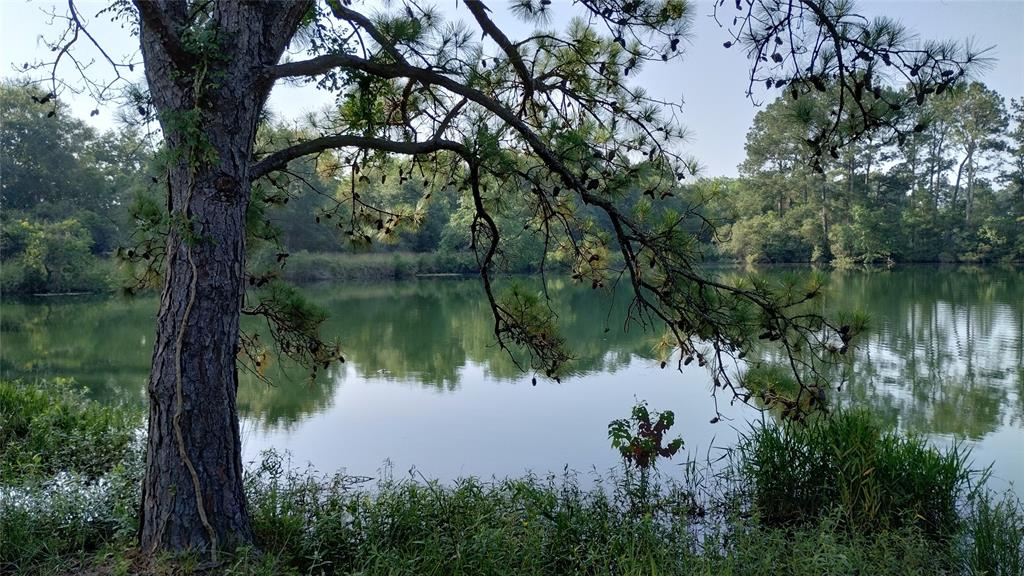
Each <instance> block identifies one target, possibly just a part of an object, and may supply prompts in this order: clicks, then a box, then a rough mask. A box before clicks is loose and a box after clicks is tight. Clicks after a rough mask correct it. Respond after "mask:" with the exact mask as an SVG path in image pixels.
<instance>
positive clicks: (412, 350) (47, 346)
mask: <svg viewBox="0 0 1024 576" xmlns="http://www.w3.org/2000/svg"><path fill="white" fill-rule="evenodd" d="M527 282H528V281H527ZM308 293H309V294H311V296H312V297H313V298H314V299H315V300H316V301H317V302H319V303H320V304H321V305H322V306H324V307H325V308H326V309H327V310H328V311H329V313H330V321H329V324H328V326H327V330H326V334H327V335H330V336H337V337H340V338H341V340H342V342H343V345H344V350H345V355H346V358H347V359H348V362H347V363H346V364H344V365H343V366H341V367H338V368H332V369H331V370H330V371H329V372H328V374H326V375H325V376H322V377H321V378H319V379H318V380H317V381H316V382H313V383H311V382H309V381H308V380H307V379H306V377H305V374H304V373H303V372H298V371H289V370H286V369H284V368H282V367H281V366H280V365H279V364H278V365H275V364H273V363H272V365H271V367H270V368H269V370H268V372H267V375H268V376H270V378H271V379H273V381H274V385H273V386H268V385H266V384H264V383H262V382H260V381H258V380H256V379H255V378H253V377H251V376H249V375H247V374H244V373H243V377H242V383H241V386H240V390H239V406H240V409H241V411H242V414H243V417H244V421H243V425H242V431H243V436H244V448H245V457H246V459H247V460H251V459H254V458H257V457H258V454H259V452H260V450H262V449H264V448H266V447H271V446H272V447H275V448H278V449H283V450H288V451H290V452H291V454H292V460H293V463H294V464H296V465H304V464H306V463H311V464H312V465H313V466H315V467H316V468H317V469H319V470H321V471H334V470H340V469H344V470H346V471H347V472H348V473H351V474H360V475H369V476H373V475H375V474H376V473H377V471H378V470H379V469H380V468H381V466H382V465H383V464H384V463H385V461H386V460H387V461H390V463H391V464H392V465H393V466H394V468H395V470H396V471H397V472H404V471H405V470H407V469H410V468H412V467H415V468H416V469H417V470H419V471H421V472H422V473H423V474H424V475H426V476H428V477H440V478H453V477H456V476H459V475H467V474H474V475H481V476H491V475H499V476H503V475H508V474H520V473H523V472H524V471H526V470H532V471H535V472H547V471H560V470H562V468H563V467H564V466H569V467H570V468H574V469H577V470H581V471H586V470H589V469H591V468H593V467H596V468H598V469H600V470H604V469H607V468H608V467H610V466H612V465H613V464H614V463H615V458H616V457H615V454H614V453H613V452H612V450H611V449H610V448H609V446H608V441H607V439H606V428H607V424H608V422H609V421H610V420H612V419H614V418H618V417H622V416H625V415H627V414H628V411H629V408H630V407H631V406H632V405H633V403H634V402H635V400H636V399H643V400H647V401H648V402H649V403H650V405H651V406H652V407H653V408H656V409H671V410H674V411H675V412H676V422H677V424H676V430H677V431H678V432H679V433H680V434H681V435H682V436H683V437H684V439H685V440H686V449H687V450H688V451H690V452H691V454H693V455H700V456H701V457H703V456H704V455H706V453H707V452H708V450H709V449H711V450H714V449H715V448H716V447H727V446H729V445H730V444H731V442H732V441H733V440H734V439H735V437H736V434H737V429H739V430H743V429H745V428H746V426H747V425H746V422H747V421H748V420H751V419H757V418H760V417H761V415H760V414H759V413H758V412H756V411H754V410H752V409H750V408H740V407H738V406H737V407H729V406H728V405H727V404H726V405H724V406H723V407H722V410H723V413H724V414H725V415H726V416H728V417H729V420H724V421H722V422H719V423H717V424H710V423H709V420H710V419H711V417H712V416H714V408H713V406H714V405H713V400H712V398H711V397H710V388H709V381H708V378H707V376H706V373H705V372H704V371H703V370H702V369H700V368H697V367H696V365H692V366H691V367H690V368H687V369H685V370H684V372H682V373H679V372H676V371H674V370H671V369H667V370H661V369H659V367H658V363H657V362H656V361H655V360H653V357H654V353H653V352H652V347H653V344H654V341H655V340H656V339H657V336H658V334H656V333H653V332H646V333H645V332H644V331H642V330H639V329H631V330H630V331H629V332H628V333H623V332H622V331H621V330H620V329H618V327H619V326H621V320H620V319H621V312H622V310H623V309H624V305H625V303H626V300H625V298H624V297H619V298H614V297H613V298H608V297H602V296H600V295H598V294H596V293H594V292H592V291H590V290H588V289H579V288H575V287H571V286H566V285H554V286H553V289H552V294H553V295H554V297H555V299H556V300H557V302H558V305H559V306H560V308H559V309H560V310H561V312H562V314H561V321H562V324H563V326H564V330H565V334H566V336H567V338H568V339H569V341H570V343H571V345H572V348H573V351H574V352H575V355H576V357H577V360H576V362H575V365H574V368H575V372H574V375H573V376H572V377H569V378H566V379H564V380H563V381H562V383H561V384H555V383H553V382H545V381H538V384H537V386H532V385H531V382H530V377H529V376H528V375H525V376H524V375H522V374H520V373H518V372H517V371H516V369H515V366H514V365H513V364H512V362H511V361H510V360H509V359H508V357H507V356H505V355H504V354H503V353H502V352H500V351H499V350H498V349H497V348H496V347H495V346H494V345H493V338H492V336H491V333H490V330H491V327H492V323H491V322H492V321H491V318H490V315H489V312H488V310H487V308H486V306H485V305H484V304H483V303H482V301H481V298H480V288H479V285H478V284H477V283H476V282H475V281H473V280H421V281H415V282H408V283H395V284H382V285H331V286H316V287H310V288H309V289H308ZM156 306H157V302H156V300H155V298H143V299H135V300H130V301H125V300H120V299H94V298H46V299H37V300H33V301H30V302H20V303H15V302H4V304H3V308H2V318H0V328H2V329H0V337H2V341H0V369H2V372H3V376H4V377H35V376H54V375H61V376H70V377H74V378H75V379H77V380H78V381H80V382H82V383H84V384H86V385H87V386H88V387H89V389H90V391H91V394H92V395H93V396H94V397H95V398H97V399H100V400H102V401H105V402H127V403H138V404H142V403H143V402H144V401H145V398H144V388H145V382H146V374H147V371H148V368H149V360H150V354H151V347H152V340H153V323H154V319H155V314H156ZM827 306H828V307H830V308H833V309H842V310H864V311H866V312H868V313H869V315H870V317H871V328H870V330H869V332H868V334H867V335H865V336H864V337H863V338H862V339H861V340H860V346H859V348H858V350H857V352H856V356H855V361H854V364H853V370H852V375H851V377H850V380H849V382H848V383H847V384H846V385H845V386H844V389H843V392H842V398H843V400H844V401H845V402H849V403H855V404H858V405H866V406H870V407H871V408H872V409H873V410H874V411H876V412H877V413H879V414H880V415H882V417H884V418H885V419H886V420H888V421H891V422H894V423H897V424H898V425H900V426H901V427H903V428H905V429H909V430H913V431H917V432H921V433H924V434H927V435H928V436H929V437H930V438H932V439H933V440H934V441H935V442H937V443H947V442H950V441H952V440H953V439H954V438H960V439H964V440H966V441H967V442H968V444H969V445H971V446H972V447H973V449H974V457H975V460H976V462H978V463H979V464H980V463H984V464H988V463H992V462H994V468H993V472H994V476H995V478H996V482H997V483H998V485H1000V486H1005V485H1006V483H1008V482H1012V483H1013V484H1014V485H1015V488H1016V490H1017V491H1018V492H1024V490H1022V487H1024V272H1021V271H1013V270H1005V269H976V268H975V269H964V268H960V269H953V268H905V269H899V270H896V271H890V272H874V273H862V272H835V273H832V274H831V276H830V278H829V295H828V299H827ZM606 321H607V322H609V323H610V325H611V326H612V327H613V329H612V330H611V331H610V332H608V333H605V332H604V328H605V325H606ZM766 417H770V416H766Z"/></svg>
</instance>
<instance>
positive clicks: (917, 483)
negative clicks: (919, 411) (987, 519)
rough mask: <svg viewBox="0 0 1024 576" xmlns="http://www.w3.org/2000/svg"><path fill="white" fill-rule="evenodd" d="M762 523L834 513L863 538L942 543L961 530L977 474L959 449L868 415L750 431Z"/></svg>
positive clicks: (746, 462)
mask: <svg viewBox="0 0 1024 576" xmlns="http://www.w3.org/2000/svg"><path fill="white" fill-rule="evenodd" d="M739 450H740V452H741V466H742V473H743V475H744V477H745V478H747V479H748V480H749V483H750V487H751V492H752V501H753V505H754V507H755V509H756V511H757V512H758V514H759V516H760V518H761V520H762V521H763V522H765V523H766V524H768V525H771V526H783V525H791V524H794V523H799V522H803V521H807V520H816V519H818V518H821V517H822V516H823V515H825V514H826V513H829V512H830V511H831V510H832V509H837V510H838V512H839V513H840V515H841V518H842V520H843V522H844V523H845V524H846V525H848V526H849V527H851V528H855V529H857V530H860V531H869V532H870V531H879V530H887V529H898V528H903V527H906V526H916V527H919V528H921V529H922V530H923V531H924V532H925V533H927V534H928V535H929V536H931V537H933V538H936V539H943V538H946V537H948V536H950V535H952V534H954V533H955V532H956V531H957V529H958V528H959V524H960V516H959V514H958V505H959V503H960V502H962V501H963V500H964V498H965V497H966V495H967V491H968V489H969V488H970V485H971V479H972V476H974V475H976V474H977V473H976V472H972V471H971V470H970V467H969V464H968V461H967V459H968V452H967V451H966V450H965V449H963V448H962V447H961V446H960V445H958V444H957V445H954V446H952V447H951V448H949V449H946V450H938V449H936V448H934V447H932V446H929V445H928V444H927V443H926V442H925V440H924V439H922V438H919V437H915V436H903V435H900V434H898V433H896V432H895V431H893V430H885V429H884V428H883V427H882V425H881V424H879V423H878V421H877V420H876V419H875V418H873V417H872V415H871V414H870V413H868V412H866V411H859V410H854V411H840V412H837V413H835V414H833V415H831V416H829V417H822V418H817V419H814V420H813V421H812V422H811V423H809V424H807V425H803V424H797V423H786V424H781V425H774V424H772V425H764V426H758V427H755V428H754V429H753V430H752V431H751V432H750V433H749V434H748V435H746V436H745V437H744V438H743V439H742V440H741V441H740V444H739Z"/></svg>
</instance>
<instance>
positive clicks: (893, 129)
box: [701, 82, 1024, 265]
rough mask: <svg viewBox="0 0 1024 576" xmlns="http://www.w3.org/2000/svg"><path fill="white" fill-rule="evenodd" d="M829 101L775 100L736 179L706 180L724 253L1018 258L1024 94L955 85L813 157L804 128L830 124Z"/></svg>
mask: <svg viewBox="0 0 1024 576" xmlns="http://www.w3.org/2000/svg"><path fill="white" fill-rule="evenodd" d="M835 97H836V96H835V95H834V94H831V93H827V92H826V93H821V94H816V95H808V96H801V97H800V98H798V99H795V100H794V99H792V98H790V97H789V96H788V95H786V96H782V97H780V98H778V99H777V100H776V101H774V102H772V103H771V104H769V105H768V106H766V107H765V108H764V109H763V110H762V111H760V112H759V113H758V114H757V116H756V118H755V120H754V124H753V126H752V127H751V128H750V131H749V132H748V134H747V142H746V152H747V157H746V160H745V161H744V162H743V164H742V165H741V166H740V176H739V177H738V178H735V179H715V180H711V181H707V182H704V183H702V184H701V186H702V187H704V193H705V195H706V196H707V197H708V198H709V200H708V211H709V212H710V213H711V214H713V215H714V217H715V218H716V219H717V221H718V222H719V223H720V226H719V233H720V234H719V242H718V243H717V247H718V248H719V250H720V253H721V254H722V255H723V256H726V257H734V258H737V259H741V260H745V261H748V262H832V263H835V264H840V265H843V264H856V263H863V264H877V263H885V262H999V261H1021V260H1024V100H1021V99H1013V100H1010V101H1009V102H1006V101H1005V100H1004V99H1003V98H1002V97H1001V96H1000V95H999V94H997V93H995V92H994V91H992V90H990V89H988V88H987V87H985V86H984V85H983V84H981V83H977V82H975V83H971V84H967V85H962V86H960V87H957V88H955V89H951V90H948V91H946V92H945V93H944V94H941V95H937V96H935V97H933V98H931V99H929V100H927V102H926V103H925V105H924V106H923V107H921V108H920V109H918V110H915V111H914V112H913V113H909V114H900V115H897V116H894V117H893V118H892V119H891V120H890V129H889V130H886V131H884V132H883V133H882V134H879V135H877V136H876V137H875V138H874V139H872V138H862V139H860V140H856V141H853V142H851V143H849V144H848V145H847V146H845V147H843V148H840V149H838V150H828V151H822V152H823V153H821V154H819V155H815V154H813V152H814V146H815V142H814V141H813V140H810V139H808V135H809V134H813V133H814V131H813V128H814V127H815V126H820V125H821V124H822V123H826V122H828V123H831V122H835V119H834V118H832V117H830V116H828V113H827V110H828V107H827V106H826V105H825V104H826V102H827V101H828V99H829V98H835ZM882 97H884V95H883V96H882ZM842 121H843V120H842V119H840V121H839V122H840V125H841V123H842ZM815 156H816V158H815ZM809 159H810V161H809ZM815 161H817V165H815Z"/></svg>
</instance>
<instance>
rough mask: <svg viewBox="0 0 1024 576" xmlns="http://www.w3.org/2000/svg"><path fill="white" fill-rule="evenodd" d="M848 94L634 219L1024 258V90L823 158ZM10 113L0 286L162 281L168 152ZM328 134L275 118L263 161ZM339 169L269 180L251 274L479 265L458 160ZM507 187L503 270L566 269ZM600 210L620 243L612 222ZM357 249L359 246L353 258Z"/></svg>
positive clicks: (720, 245) (939, 255)
mask: <svg viewBox="0 0 1024 576" xmlns="http://www.w3.org/2000/svg"><path fill="white" fill-rule="evenodd" d="M835 97H836V95H835V94H833V93H831V92H829V91H827V90H826V91H825V92H820V93H815V94H809V95H804V96H800V97H799V98H796V99H792V98H790V97H789V96H782V97H780V98H778V99H777V100H776V101H774V102H772V103H771V104H769V105H767V106H766V107H765V108H764V109H763V110H762V111H760V112H759V113H758V114H757V116H756V118H755V120H754V124H753V126H752V127H751V128H750V131H749V132H748V135H747V142H746V152H747V157H746V160H745V161H744V163H743V164H742V165H741V166H740V176H739V177H737V178H712V179H704V180H701V181H699V182H696V183H692V184H685V183H684V184H681V185H680V186H679V188H678V189H677V191H676V193H675V194H674V195H672V196H670V197H660V198H650V199H645V198H643V194H644V190H643V186H642V184H640V183H636V184H635V185H633V186H630V187H628V188H627V189H624V190H621V191H620V193H619V198H618V199H619V200H621V201H622V202H624V203H625V204H629V205H634V206H639V207H641V208H647V209H648V210H647V212H644V213H638V214H636V215H635V217H637V218H644V217H651V214H653V212H652V211H653V210H654V208H653V206H655V205H657V206H658V207H659V208H665V209H667V211H668V213H669V214H675V215H677V217H678V219H679V220H680V221H681V222H682V223H683V224H682V225H683V227H684V228H685V231H686V232H689V233H690V236H689V240H688V241H689V242H692V243H693V245H694V248H696V249H702V251H703V254H704V257H705V258H706V259H708V260H733V259H735V260H740V261H746V262H750V263H772V262H819V263H833V264H836V265H851V264H882V263H892V262H1001V261H1021V260H1024V100H1021V99H1014V100H1010V101H1009V102H1007V101H1005V100H1004V99H1003V98H1002V97H1001V96H1000V95H999V94H997V93H995V92H993V91H992V90H990V89H988V88H986V87H985V86H984V85H982V84H980V83H972V84H967V85H962V86H959V87H957V88H955V89H951V90H948V91H946V92H945V93H944V94H941V95H936V96H934V97H933V98H930V99H929V100H928V101H927V102H926V103H925V105H924V106H923V107H921V108H919V109H915V110H914V111H913V112H907V113H900V112H898V111H897V112H891V114H892V117H891V118H890V119H889V120H888V126H889V128H888V129H886V130H883V131H882V132H879V133H876V134H875V135H874V136H872V137H871V138H867V137H864V138H861V139H858V140H853V141H851V142H849V143H848V144H847V145H846V146H843V147H841V148H839V149H836V150H816V149H815V146H816V144H815V142H814V141H813V140H809V139H808V135H809V134H814V133H816V132H817V131H818V129H819V128H820V127H821V125H822V124H823V123H833V122H835V123H837V125H839V126H840V127H841V128H842V127H843V122H845V119H839V120H838V121H836V120H835V119H834V118H832V117H830V116H829V115H828V110H829V109H830V107H829V105H828V101H829V99H830V98H835ZM884 97H885V95H884V94H881V95H879V96H878V98H884ZM866 105H869V106H870V105H872V104H871V102H870V99H869V100H868V101H867V104H866ZM0 114H2V119H3V121H2V123H0V174H2V177H0V190H2V195H0V289H2V290H3V291H4V292H7V293H12V292H21V293H37V292H70V291H100V290H107V289H111V288H114V287H116V286H119V285H120V286H124V285H132V284H133V283H134V284H135V285H136V286H140V287H141V286H146V285H150V286H151V285H153V284H155V283H156V280H158V276H159V273H160V267H161V266H160V262H161V255H162V251H163V234H164V233H165V232H166V230H167V229H168V227H169V226H171V225H173V223H172V222H171V221H170V218H169V217H168V215H167V214H166V208H165V206H166V201H165V192H166V189H165V183H164V181H163V179H162V178H161V177H160V175H161V174H163V173H164V172H165V170H163V169H162V168H161V166H162V165H163V163H165V162H167V161H168V159H169V157H170V155H168V154H162V153H161V152H160V151H159V150H158V149H157V148H156V147H155V146H154V144H153V142H152V140H150V139H147V138H145V137H143V136H142V135H141V134H140V132H139V131H138V130H136V129H134V128H131V127H130V126H129V124H126V125H125V126H126V127H124V128H121V129H119V130H116V131H110V132H106V133H99V132H97V131H96V130H94V129H92V128H90V127H89V126H88V125H87V124H86V123H85V122H83V121H82V120H81V119H78V118H75V117H73V116H72V115H71V114H70V113H69V111H68V110H67V108H66V107H65V106H64V105H63V104H61V103H60V102H57V101H55V100H53V99H52V97H50V96H49V95H48V94H46V93H45V91H43V90H40V89H38V88H32V87H24V86H18V85H14V84H12V83H2V84H0ZM317 130H318V128H317V127H315V126H302V127H295V126H284V125H280V124H273V123H267V125H265V126H264V127H263V128H262V130H261V135H260V139H259V140H260V142H259V143H258V147H257V153H259V152H260V150H273V149H275V148H279V147H280V146H281V145H283V144H285V143H287V142H288V141H291V140H294V139H295V138H296V137H297V136H299V135H301V133H303V132H310V133H314V132H316V131H317ZM853 132H856V131H855V130H852V127H851V133H853ZM338 162H339V158H338V157H336V156H330V155H322V156H321V157H319V158H307V159H304V160H302V161H296V162H293V163H292V164H291V165H289V167H288V169H287V170H286V171H282V172H278V173H275V174H274V175H272V176H271V177H269V178H266V179H264V180H261V181H260V182H258V183H257V184H256V186H254V191H253V201H252V203H251V205H250V208H249V211H250V213H249V219H248V229H249V236H250V239H249V247H250V252H251V254H250V264H251V265H250V274H252V275H253V277H254V279H255V280H258V278H259V277H261V276H263V275H267V274H273V275H279V276H284V277H285V278H286V279H293V280H309V279H327V278H361V279H377V278H380V279H385V278H393V277H403V276H410V275H415V274H419V273H444V272H455V273H464V272H467V271H472V270H473V269H474V267H475V258H474V256H473V254H472V249H473V247H474V238H473V235H472V221H473V217H474V216H473V215H474V213H475V210H474V207H473V205H472V201H471V197H470V195H468V194H464V193H460V189H459V182H461V181H463V180H464V178H463V176H464V175H461V174H459V172H458V171H459V170H460V168H459V167H457V166H444V165H438V164H429V163H416V162H413V161H409V160H388V159H382V158H380V157H377V158H370V157H364V159H363V162H364V165H363V166H362V169H360V166H359V165H358V164H357V165H351V164H348V165H340V164H339V163H338ZM508 196H509V195H507V194H506V195H493V196H489V197H488V200H487V201H488V202H491V203H493V204H494V205H493V206H492V207H490V208H491V209H490V211H491V212H492V213H493V214H495V215H496V220H497V225H498V227H499V228H500V230H501V235H502V238H503V239H504V240H505V241H506V246H507V249H506V250H504V251H503V252H502V253H501V254H499V258H500V265H501V266H500V267H501V268H502V269H503V270H505V271H508V272H516V273H529V272H537V271H538V270H540V269H541V267H544V268H545V269H554V268H558V267H568V266H570V265H571V263H570V262H566V261H563V260H561V255H560V250H559V246H558V245H557V241H552V239H551V238H548V239H547V240H545V238H544V237H543V235H542V234H539V233H538V229H537V228H536V227H531V225H530V223H531V222H536V221H537V215H535V214H531V213H529V208H528V205H527V203H526V202H525V195H524V196H523V197H516V196H515V195H512V197H508ZM578 209H579V211H580V213H582V214H584V215H586V214H587V208H586V207H585V206H581V207H579V208H578ZM641 212H643V211H641ZM590 219H591V220H592V225H593V226H594V227H596V228H599V229H600V228H605V229H608V230H609V236H610V237H611V236H613V235H612V234H610V225H609V223H608V222H607V221H606V219H605V218H603V217H602V216H601V215H600V214H599V213H597V212H595V213H593V214H590ZM565 240H566V239H561V241H565ZM357 252H358V253H362V254H364V255H363V256H361V257H360V258H358V259H355V260H349V259H346V258H344V257H342V255H344V254H352V253H357ZM332 254H334V255H335V256H331V255H332ZM396 254H399V255H401V257H397V256H396ZM115 264H120V267H121V268H122V269H123V270H124V271H127V273H120V274H119V273H117V272H116V271H115V268H116V266H115Z"/></svg>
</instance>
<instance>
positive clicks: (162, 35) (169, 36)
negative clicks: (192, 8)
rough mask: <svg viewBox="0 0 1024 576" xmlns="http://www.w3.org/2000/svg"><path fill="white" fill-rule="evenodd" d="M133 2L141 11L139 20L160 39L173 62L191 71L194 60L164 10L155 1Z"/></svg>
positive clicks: (180, 67) (136, 0) (138, 0)
mask: <svg viewBox="0 0 1024 576" xmlns="http://www.w3.org/2000/svg"><path fill="white" fill-rule="evenodd" d="M132 1H133V3H134V4H135V7H136V8H137V9H138V11H139V18H140V19H141V20H142V24H143V25H144V26H146V27H147V28H149V29H150V30H151V31H152V32H153V33H154V34H155V35H156V37H157V38H159V39H160V45H161V46H163V48H164V50H165V51H166V52H167V56H168V58H170V59H171V62H173V63H174V65H175V66H176V67H178V68H179V69H181V70H188V69H190V68H191V67H192V64H193V62H192V60H193V58H192V57H191V56H190V55H189V53H188V52H187V51H186V50H185V47H184V46H183V45H182V43H181V36H180V35H179V32H178V31H177V30H176V29H175V28H176V27H175V25H174V22H173V21H172V20H171V19H170V17H169V16H168V15H167V12H165V10H164V8H162V7H161V6H160V5H159V4H157V3H156V2H155V1H154V0H132Z"/></svg>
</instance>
